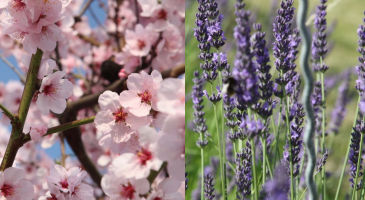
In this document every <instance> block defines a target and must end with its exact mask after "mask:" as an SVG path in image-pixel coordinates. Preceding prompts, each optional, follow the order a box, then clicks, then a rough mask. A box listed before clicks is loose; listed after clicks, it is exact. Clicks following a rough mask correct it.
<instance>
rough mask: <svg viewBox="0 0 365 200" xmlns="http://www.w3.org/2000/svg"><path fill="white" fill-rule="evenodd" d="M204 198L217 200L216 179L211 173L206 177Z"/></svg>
mask: <svg viewBox="0 0 365 200" xmlns="http://www.w3.org/2000/svg"><path fill="white" fill-rule="evenodd" d="M204 196H205V199H207V200H214V199H215V191H214V177H213V175H212V174H211V173H206V174H205V175H204Z"/></svg>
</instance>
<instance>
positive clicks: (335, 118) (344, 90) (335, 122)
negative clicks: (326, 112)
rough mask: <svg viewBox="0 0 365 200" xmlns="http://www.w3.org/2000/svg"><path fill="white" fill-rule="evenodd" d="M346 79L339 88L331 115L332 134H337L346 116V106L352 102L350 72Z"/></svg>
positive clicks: (330, 129)
mask: <svg viewBox="0 0 365 200" xmlns="http://www.w3.org/2000/svg"><path fill="white" fill-rule="evenodd" d="M346 73H347V74H346V78H345V80H344V81H343V82H342V83H341V85H340V86H339V88H338V97H337V101H336V104H335V107H334V109H333V111H332V114H331V121H330V126H329V127H330V128H329V131H330V132H331V133H334V134H337V133H338V131H339V128H340V126H341V124H342V122H343V119H344V118H345V115H346V105H347V104H348V103H349V101H350V97H349V84H350V71H347V72H346Z"/></svg>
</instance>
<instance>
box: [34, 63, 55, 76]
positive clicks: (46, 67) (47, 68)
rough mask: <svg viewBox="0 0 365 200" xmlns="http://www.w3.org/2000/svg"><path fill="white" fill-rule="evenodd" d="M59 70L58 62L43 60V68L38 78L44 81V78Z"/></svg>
mask: <svg viewBox="0 0 365 200" xmlns="http://www.w3.org/2000/svg"><path fill="white" fill-rule="evenodd" d="M56 69H57V64H56V61H54V60H52V59H45V60H42V63H41V67H40V69H39V72H38V78H39V79H42V78H43V77H45V76H47V75H50V74H52V73H53V71H54V70H56Z"/></svg>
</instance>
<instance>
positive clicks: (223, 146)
mask: <svg viewBox="0 0 365 200" xmlns="http://www.w3.org/2000/svg"><path fill="white" fill-rule="evenodd" d="M218 75H219V82H220V83H219V84H220V88H223V78H222V73H221V72H219V73H218ZM223 106H224V103H223V100H222V101H221V106H220V108H221V113H220V114H221V115H222V124H221V128H222V132H221V134H219V136H220V137H221V140H222V149H223V177H224V179H223V185H224V187H223V188H224V191H223V193H224V194H223V199H226V198H227V196H228V195H227V165H226V162H227V159H226V135H225V131H224V127H225V125H224V119H225V118H224V108H223Z"/></svg>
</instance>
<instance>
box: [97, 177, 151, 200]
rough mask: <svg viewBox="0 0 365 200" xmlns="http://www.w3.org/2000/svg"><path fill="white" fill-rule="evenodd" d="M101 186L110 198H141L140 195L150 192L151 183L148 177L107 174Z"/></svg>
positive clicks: (125, 199)
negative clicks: (125, 176)
mask: <svg viewBox="0 0 365 200" xmlns="http://www.w3.org/2000/svg"><path fill="white" fill-rule="evenodd" d="M101 187H102V188H103V191H104V192H105V194H106V195H107V196H108V197H109V198H110V200H140V199H142V198H140V197H139V196H140V195H143V194H146V193H148V190H149V188H150V185H149V183H148V181H147V179H145V178H144V179H136V178H124V177H117V176H115V175H114V174H106V175H104V176H103V179H102V180H101Z"/></svg>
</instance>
